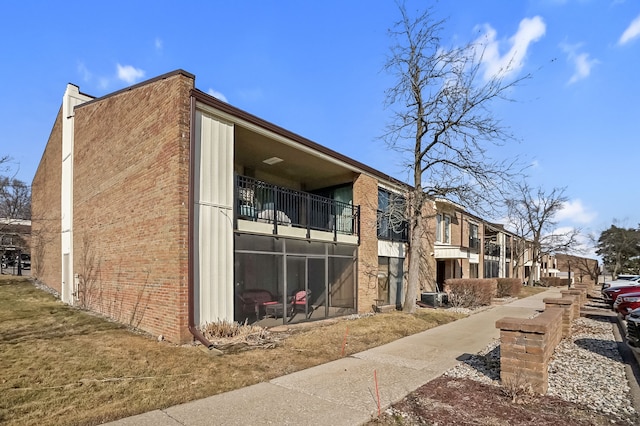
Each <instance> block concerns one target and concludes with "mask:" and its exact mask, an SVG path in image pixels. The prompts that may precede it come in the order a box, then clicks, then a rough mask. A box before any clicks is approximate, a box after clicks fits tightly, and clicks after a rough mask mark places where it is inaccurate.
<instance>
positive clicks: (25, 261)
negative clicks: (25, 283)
mask: <svg viewBox="0 0 640 426" xmlns="http://www.w3.org/2000/svg"><path fill="white" fill-rule="evenodd" d="M20 261H21V262H22V269H31V255H30V254H27V253H22V254H21V255H20Z"/></svg>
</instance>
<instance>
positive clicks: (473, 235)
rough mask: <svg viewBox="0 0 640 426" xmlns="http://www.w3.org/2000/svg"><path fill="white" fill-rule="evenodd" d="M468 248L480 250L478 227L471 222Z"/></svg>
mask: <svg viewBox="0 0 640 426" xmlns="http://www.w3.org/2000/svg"><path fill="white" fill-rule="evenodd" d="M469 248H472V249H478V248H480V240H479V239H478V225H477V224H475V223H471V222H469ZM476 278H477V277H476Z"/></svg>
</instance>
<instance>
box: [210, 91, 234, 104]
mask: <svg viewBox="0 0 640 426" xmlns="http://www.w3.org/2000/svg"><path fill="white" fill-rule="evenodd" d="M207 93H208V94H210V95H211V96H213V97H214V98H216V99H220V100H221V101H222V102H227V103H229V101H227V97H226V96H225V95H223V94H222V93H220V92H218V91H217V90H213V89H209V91H208V92H207Z"/></svg>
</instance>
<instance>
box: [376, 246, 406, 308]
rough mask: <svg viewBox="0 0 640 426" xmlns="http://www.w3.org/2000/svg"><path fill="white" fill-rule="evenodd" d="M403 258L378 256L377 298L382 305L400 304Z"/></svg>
mask: <svg viewBox="0 0 640 426" xmlns="http://www.w3.org/2000/svg"><path fill="white" fill-rule="evenodd" d="M403 277H404V259H402V258H397V257H383V256H380V257H378V299H377V301H379V302H380V303H381V304H383V305H396V306H400V305H401V304H402V283H403Z"/></svg>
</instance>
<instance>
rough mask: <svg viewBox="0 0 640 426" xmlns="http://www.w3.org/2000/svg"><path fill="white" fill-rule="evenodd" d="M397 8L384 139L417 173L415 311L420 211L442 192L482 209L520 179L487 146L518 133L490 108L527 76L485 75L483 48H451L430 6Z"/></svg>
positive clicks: (422, 232)
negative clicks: (413, 10) (412, 10)
mask: <svg viewBox="0 0 640 426" xmlns="http://www.w3.org/2000/svg"><path fill="white" fill-rule="evenodd" d="M398 6H399V9H400V14H401V19H400V20H399V21H398V22H397V23H396V24H395V25H394V27H393V29H391V30H390V31H389V33H390V37H391V38H392V46H391V49H390V55H389V57H388V59H387V62H386V64H385V70H386V71H388V72H389V73H390V74H392V75H393V76H394V78H395V81H396V83H395V85H394V86H393V87H391V88H389V89H388V90H387V92H386V102H385V106H386V107H387V108H388V109H391V111H392V119H391V121H390V122H389V124H388V125H387V128H386V131H385V134H384V135H383V139H384V140H385V141H386V142H387V144H388V145H389V146H390V147H391V148H392V149H396V150H398V151H400V152H403V153H404V154H405V155H406V158H407V161H406V166H407V168H408V170H410V171H411V173H412V174H413V179H412V185H413V187H412V189H411V190H409V192H408V194H407V196H406V197H405V198H406V217H407V219H408V222H409V235H410V236H409V240H410V241H409V257H410V259H411V262H410V263H409V271H408V280H407V282H408V286H407V292H406V294H405V300H404V307H403V309H404V310H405V311H407V312H413V311H414V310H415V299H416V295H417V291H418V287H419V277H420V268H421V264H426V263H425V262H423V259H424V258H425V257H424V250H422V244H421V241H422V239H423V238H425V237H426V236H427V229H428V226H427V225H428V220H429V218H428V217H426V216H424V214H423V213H424V210H423V207H424V205H425V202H426V200H428V199H432V198H434V197H444V198H448V199H450V200H451V201H454V202H456V203H458V204H460V205H462V206H464V207H466V208H469V209H470V210H472V211H476V212H482V211H483V210H482V208H483V207H486V206H488V205H490V204H491V201H492V200H495V199H499V197H498V195H497V192H498V188H500V187H504V186H505V185H508V183H509V182H510V181H511V180H513V179H514V178H515V176H514V175H515V174H516V173H514V172H513V170H514V168H515V161H510V162H508V161H496V160H494V159H492V158H491V156H490V155H489V151H488V148H489V147H490V146H491V145H500V144H501V143H504V142H506V141H508V140H512V139H513V138H512V136H511V135H510V134H509V133H508V132H507V131H506V129H505V128H504V127H503V126H502V125H501V124H500V121H499V120H497V119H496V118H495V117H494V116H493V114H492V113H491V110H490V107H491V104H492V102H493V101H496V100H507V99H508V97H507V95H508V92H509V91H510V90H511V89H512V88H513V87H514V85H516V84H517V83H518V82H520V81H521V80H522V79H523V78H526V77H523V78H519V79H515V80H512V81H510V82H507V81H506V79H505V77H506V76H507V75H508V74H509V71H510V69H509V68H506V69H503V70H502V71H501V72H499V73H497V74H495V75H494V76H493V77H490V78H489V79H488V80H483V78H482V76H481V75H480V68H481V63H482V53H481V52H482V49H480V48H478V46H477V45H474V44H472V43H469V44H467V45H465V46H463V47H454V48H446V47H445V46H443V45H442V43H441V40H440V32H441V30H442V27H443V24H444V22H443V21H437V20H434V18H433V16H432V15H433V14H432V10H431V9H428V10H427V11H425V12H424V13H422V14H421V15H420V16H418V17H417V18H415V19H414V18H412V17H410V16H409V14H408V13H407V11H406V9H405V7H404V4H399V5H398ZM478 52H480V53H478ZM484 211H485V212H486V211H487V210H484Z"/></svg>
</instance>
